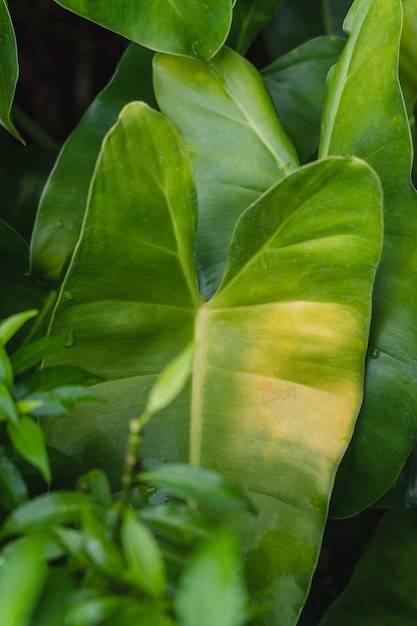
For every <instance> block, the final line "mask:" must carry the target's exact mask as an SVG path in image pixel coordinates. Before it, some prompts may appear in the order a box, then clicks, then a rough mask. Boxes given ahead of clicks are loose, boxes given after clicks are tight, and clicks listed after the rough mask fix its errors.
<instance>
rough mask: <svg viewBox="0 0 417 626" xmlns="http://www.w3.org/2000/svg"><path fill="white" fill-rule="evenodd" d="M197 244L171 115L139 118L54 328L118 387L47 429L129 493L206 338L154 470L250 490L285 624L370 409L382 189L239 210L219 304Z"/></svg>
mask: <svg viewBox="0 0 417 626" xmlns="http://www.w3.org/2000/svg"><path fill="white" fill-rule="evenodd" d="M132 137H134V138H135V139H134V140H132V139H131V138H132ZM127 138H129V140H128V139H127ZM115 207H116V210H115ZM352 207H355V211H354V212H352ZM194 229H195V205H194V188H193V181H192V177H191V170H190V163H189V161H188V158H187V156H186V154H185V151H184V150H183V148H182V145H181V143H180V142H179V140H178V137H177V135H176V133H175V132H174V131H173V130H172V128H171V127H170V124H169V123H168V122H167V120H166V119H164V117H163V116H162V115H161V114H159V113H156V112H154V111H151V110H150V109H148V108H147V107H146V106H145V105H142V104H137V103H132V104H131V105H129V106H128V107H126V108H125V109H124V111H123V112H122V114H121V117H120V120H119V122H118V124H117V125H116V126H115V127H114V128H113V130H112V131H111V132H110V134H109V135H108V137H107V139H106V141H105V142H104V145H103V148H102V152H101V156H100V159H99V162H98V166H97V169H96V174H95V178H94V181H93V185H92V190H91V196H90V205H89V209H88V213H87V218H86V221H85V225H84V231H83V233H82V237H81V239H80V243H79V246H78V247H77V251H76V254H75V256H74V259H73V263H72V265H71V267H70V268H69V274H68V277H67V280H66V284H65V285H64V290H69V291H71V293H73V295H74V297H73V298H72V299H70V300H69V299H66V298H64V297H62V298H61V300H60V301H59V303H58V306H57V309H56V311H55V316H54V320H53V324H52V332H53V333H59V332H61V331H62V328H63V327H68V325H69V326H71V327H73V328H74V330H75V334H74V339H75V341H74V344H73V346H71V347H69V348H67V349H66V350H63V351H61V353H60V354H58V355H57V356H56V357H54V362H59V361H60V360H62V361H63V362H66V363H73V364H75V365H77V366H79V367H85V368H87V369H91V370H93V371H98V372H99V373H101V374H102V375H105V376H107V377H108V379H109V380H108V382H106V383H104V384H102V385H98V386H97V389H100V390H101V392H102V394H103V395H104V396H105V397H107V398H108V399H109V405H108V406H106V407H104V408H103V409H100V410H99V411H96V410H95V409H94V407H91V408H90V410H89V411H88V413H87V412H84V411H83V409H82V408H80V409H77V410H76V411H75V412H74V413H73V414H72V415H71V418H70V419H69V420H66V419H65V418H64V419H62V420H59V423H58V421H52V420H47V421H46V426H45V427H46V430H47V433H48V437H49V441H50V442H51V443H52V444H53V445H55V446H57V447H59V448H61V449H63V450H65V451H66V452H67V453H69V454H72V455H74V457H78V458H82V457H84V456H88V458H89V459H90V460H92V461H95V460H96V461H97V463H98V464H99V465H100V466H101V467H103V468H105V470H106V471H108V474H109V476H110V478H111V480H112V481H113V484H115V485H117V486H119V484H120V482H119V481H120V476H121V474H122V463H123V455H124V453H125V448H126V439H127V432H128V422H129V420H130V419H131V418H132V416H134V415H137V414H138V413H139V411H138V405H140V404H141V403H142V406H145V404H146V393H147V391H148V390H149V389H150V386H151V385H152V383H153V382H154V380H155V378H156V376H157V374H158V373H159V372H160V371H161V370H162V369H163V367H164V366H165V365H166V363H167V362H169V361H170V360H171V359H172V357H173V356H175V355H177V354H178V353H179V352H180V351H181V349H184V348H185V346H186V345H187V344H188V343H189V342H190V341H194V342H195V344H196V352H195V355H194V362H193V371H192V378H191V382H190V384H188V385H186V386H185V388H184V389H183V391H182V392H181V394H180V395H179V396H178V397H177V398H176V399H175V400H174V401H173V402H172V403H171V404H169V405H168V406H167V407H166V408H165V409H164V410H163V411H161V412H160V413H157V414H156V415H155V416H154V417H153V418H152V419H151V420H150V422H149V423H148V424H147V426H146V430H145V434H144V438H143V445H142V454H141V458H142V459H143V465H144V467H145V468H146V469H152V468H153V467H155V465H157V464H158V465H160V464H161V463H162V464H164V461H165V462H176V463H178V462H190V461H191V463H192V464H194V465H203V466H205V467H217V468H218V469H219V471H221V472H222V473H223V474H224V475H225V476H227V477H228V478H229V480H232V481H234V482H237V483H238V484H241V485H242V486H243V487H244V488H246V489H247V490H248V491H249V492H250V497H251V499H253V500H254V502H255V505H256V507H257V509H258V510H259V515H257V516H254V517H253V516H251V515H250V514H248V513H242V514H241V519H242V526H243V527H244V535H245V550H246V557H247V561H248V567H249V570H250V577H251V583H252V587H253V591H254V593H255V596H256V599H257V601H258V602H261V603H262V602H264V601H265V599H269V600H271V598H273V605H274V609H273V615H274V617H273V619H275V621H276V622H277V623H280V624H282V625H283V626H284V625H285V626H287V625H290V624H294V623H295V621H296V619H297V618H298V615H299V611H300V608H301V606H302V604H303V603H304V601H305V596H306V593H307V590H308V587H309V584H310V578H311V574H312V572H313V569H314V567H315V563H316V560H317V555H318V549H319V545H320V541H321V536H322V532H323V527H324V522H325V518H326V511H327V504H328V498H329V493H330V491H331V487H332V484H333V479H334V474H335V471H336V468H337V465H338V463H339V461H340V458H341V455H342V454H343V453H344V451H345V449H346V446H347V442H348V441H349V437H350V436H351V433H352V429H353V425H354V421H355V418H356V414H357V411H358V409H359V406H360V402H361V397H362V382H363V374H364V372H363V369H364V356H365V351H366V345H367V336H368V324H369V319H370V299H371V289H372V284H373V278H374V274H375V271H376V267H377V263H378V260H379V254H380V247H381V237H382V232H381V231H382V195H381V189H380V185H379V181H378V179H377V178H376V176H375V174H374V173H373V171H372V170H371V169H370V168H369V167H368V166H367V165H365V164H364V163H363V162H361V161H358V160H356V159H347V160H345V159H339V158H335V159H330V160H323V161H322V162H318V163H316V164H314V165H310V166H308V167H305V168H301V169H300V170H297V171H296V172H294V173H293V174H291V175H290V176H288V177H287V178H285V179H283V180H282V181H281V182H280V183H279V184H278V185H276V186H275V187H273V189H271V191H270V192H269V193H268V194H265V195H264V196H263V197H262V198H261V200H259V202H258V203H255V204H254V205H253V206H252V207H251V208H250V209H249V210H248V211H246V212H244V214H243V216H242V218H241V220H240V222H239V225H238V227H237V229H236V232H235V235H234V239H233V243H232V246H231V250H230V260H229V265H228V269H227V272H226V275H225V277H224V280H223V282H222V286H221V288H220V290H219V291H218V293H217V294H216V295H215V296H214V297H213V298H212V299H211V300H210V301H208V302H206V303H203V302H202V301H201V299H200V298H199V296H198V292H197V285H196V275H195V268H194V256H193V255H194V232H195V230H194ZM98 266H100V267H105V268H107V271H106V272H105V273H103V274H99V275H98V274H97V272H96V267H98ZM87 416H88V417H87ZM271 476H272V477H273V478H274V479H273V480H271Z"/></svg>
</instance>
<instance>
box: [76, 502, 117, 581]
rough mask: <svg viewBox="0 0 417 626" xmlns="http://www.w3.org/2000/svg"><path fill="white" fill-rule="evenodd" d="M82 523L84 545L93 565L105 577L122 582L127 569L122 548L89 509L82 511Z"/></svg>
mask: <svg viewBox="0 0 417 626" xmlns="http://www.w3.org/2000/svg"><path fill="white" fill-rule="evenodd" d="M81 521H82V527H81V530H82V544H83V548H84V550H85V552H86V554H87V556H88V558H89V559H90V561H91V563H93V564H94V567H95V568H97V570H98V571H99V572H100V573H101V574H103V575H104V576H106V577H109V578H110V579H113V580H115V581H117V582H118V581H120V579H121V577H122V576H123V573H124V570H125V567H126V564H125V561H124V559H123V555H122V552H121V550H120V548H119V547H118V545H117V544H116V543H115V542H114V541H113V540H112V539H111V537H110V536H109V535H108V534H107V532H106V530H105V528H104V526H103V524H102V523H101V522H100V521H99V520H98V519H97V517H96V516H95V515H94V513H93V512H91V511H89V510H88V509H87V508H86V509H85V510H83V511H82V514H81Z"/></svg>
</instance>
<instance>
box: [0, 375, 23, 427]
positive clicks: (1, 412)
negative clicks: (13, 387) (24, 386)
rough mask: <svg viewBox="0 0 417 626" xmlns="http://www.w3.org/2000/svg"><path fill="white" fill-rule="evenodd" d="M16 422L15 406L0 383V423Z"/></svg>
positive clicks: (6, 388) (17, 418)
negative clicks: (5, 421) (6, 421)
mask: <svg viewBox="0 0 417 626" xmlns="http://www.w3.org/2000/svg"><path fill="white" fill-rule="evenodd" d="M4 420H10V421H12V422H16V423H17V422H18V420H19V416H18V414H17V410H16V406H15V403H14V400H13V397H12V395H11V393H10V391H9V389H8V387H7V386H6V385H5V384H4V383H3V382H2V381H0V421H4Z"/></svg>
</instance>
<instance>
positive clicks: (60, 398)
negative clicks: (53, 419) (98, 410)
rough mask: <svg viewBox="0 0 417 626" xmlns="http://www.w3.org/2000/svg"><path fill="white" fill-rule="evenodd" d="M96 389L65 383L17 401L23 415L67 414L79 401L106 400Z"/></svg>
mask: <svg viewBox="0 0 417 626" xmlns="http://www.w3.org/2000/svg"><path fill="white" fill-rule="evenodd" d="M105 401H106V400H105V399H104V398H103V397H102V396H100V394H98V393H97V392H96V391H95V390H93V389H90V388H89V387H85V386H84V385H65V386H64V387H55V388H54V389H52V390H51V391H35V392H34V393H32V394H29V395H28V396H26V397H25V398H23V399H21V400H18V401H17V402H16V407H17V409H18V410H19V413H20V414H21V415H27V414H30V415H34V416H41V417H43V416H46V415H53V416H58V415H65V414H66V413H68V411H70V410H71V409H73V408H74V406H75V405H76V404H78V403H79V402H105Z"/></svg>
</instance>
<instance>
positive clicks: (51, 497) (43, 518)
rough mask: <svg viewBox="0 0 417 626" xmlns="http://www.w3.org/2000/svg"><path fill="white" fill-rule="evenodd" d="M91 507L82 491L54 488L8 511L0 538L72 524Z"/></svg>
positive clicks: (0, 530)
mask: <svg viewBox="0 0 417 626" xmlns="http://www.w3.org/2000/svg"><path fill="white" fill-rule="evenodd" d="M88 506H91V504H90V500H89V498H88V497H87V496H85V495H84V494H83V493H77V492H76V491H54V492H51V493H45V494H43V495H41V496H38V497H37V498H34V499H32V500H29V501H28V502H24V503H23V504H21V505H20V506H19V507H18V508H17V509H15V510H14V511H12V513H11V514H10V515H9V517H8V518H7V519H6V521H5V523H4V524H3V526H2V527H1V529H0V538H1V539H2V540H3V539H5V538H7V537H10V536H13V535H18V534H30V533H37V532H42V531H45V530H50V529H51V528H52V527H53V526H55V525H56V524H65V523H74V522H78V521H79V519H80V515H81V512H82V511H83V510H84V509H85V508H86V507H88Z"/></svg>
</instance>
